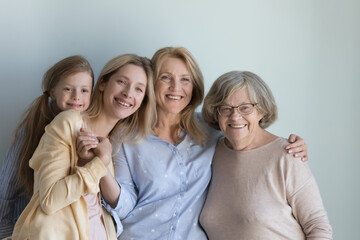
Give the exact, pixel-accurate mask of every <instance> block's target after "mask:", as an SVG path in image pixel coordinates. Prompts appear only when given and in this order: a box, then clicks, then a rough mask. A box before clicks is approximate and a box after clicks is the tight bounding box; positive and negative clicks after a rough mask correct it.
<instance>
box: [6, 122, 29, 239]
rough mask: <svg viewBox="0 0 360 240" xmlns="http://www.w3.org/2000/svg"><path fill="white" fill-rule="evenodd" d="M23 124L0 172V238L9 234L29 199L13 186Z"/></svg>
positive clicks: (15, 178)
mask: <svg viewBox="0 0 360 240" xmlns="http://www.w3.org/2000/svg"><path fill="white" fill-rule="evenodd" d="M24 130H25V128H24V126H22V127H21V128H20V131H19V134H18V136H16V138H15V141H14V142H13V144H12V145H11V147H10V149H9V151H8V152H7V154H6V157H5V159H4V162H3V166H2V169H1V173H0V182H1V187H0V238H1V239H2V238H4V237H6V236H10V235H11V233H12V231H13V228H14V225H15V222H16V220H17V218H18V217H19V216H20V214H21V212H22V211H23V210H24V208H25V207H26V205H27V203H28V202H29V199H28V198H27V197H26V196H25V194H24V192H23V191H22V190H21V189H18V188H16V187H15V185H16V180H17V176H18V171H19V166H20V159H19V158H18V153H19V151H20V148H21V146H22V143H23V134H24Z"/></svg>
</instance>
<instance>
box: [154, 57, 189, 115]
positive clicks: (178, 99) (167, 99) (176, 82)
mask: <svg viewBox="0 0 360 240" xmlns="http://www.w3.org/2000/svg"><path fill="white" fill-rule="evenodd" d="M155 81H156V82H155V96H156V103H157V109H158V111H160V112H163V113H165V114H169V113H171V114H178V113H180V112H181V111H182V110H183V109H184V108H185V107H186V106H187V105H188V104H189V103H190V101H191V98H192V91H193V85H194V84H193V80H192V78H191V74H190V71H189V70H188V69H187V67H186V65H185V63H184V62H183V61H182V60H181V59H179V58H173V57H168V58H166V59H165V61H164V62H163V64H162V66H161V69H160V72H159V77H158V79H156V80H155Z"/></svg>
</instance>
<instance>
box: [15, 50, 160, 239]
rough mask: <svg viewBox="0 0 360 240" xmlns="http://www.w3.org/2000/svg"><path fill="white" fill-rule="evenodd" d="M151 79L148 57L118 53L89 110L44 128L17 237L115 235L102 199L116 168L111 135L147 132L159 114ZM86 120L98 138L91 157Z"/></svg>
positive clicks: (32, 163)
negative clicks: (79, 142) (81, 139)
mask: <svg viewBox="0 0 360 240" xmlns="http://www.w3.org/2000/svg"><path fill="white" fill-rule="evenodd" d="M152 79H153V73H152V69H151V63H150V60H149V59H147V58H144V57H139V56H137V55H133V54H125V55H121V56H119V57H116V58H114V59H112V60H110V61H109V62H108V63H107V64H106V65H105V66H104V68H103V70H102V72H101V73H100V76H99V78H98V81H97V84H96V86H95V89H94V92H93V95H92V99H91V104H90V107H89V109H88V110H87V111H86V112H83V113H80V112H79V111H75V110H70V111H65V112H62V113H60V114H58V115H57V116H56V117H55V119H54V120H53V121H52V122H51V123H50V124H49V125H48V126H47V127H46V128H45V133H44V135H43V136H42V138H41V140H40V142H39V145H38V147H37V149H36V151H35V152H34V155H33V157H32V158H31V159H30V162H29V165H30V167H31V168H33V169H34V194H33V195H32V198H31V200H30V203H29V204H28V205H27V207H26V208H25V210H24V211H23V213H22V214H21V215H20V218H19V219H18V221H17V222H16V225H15V229H14V232H13V236H12V237H13V239H21V240H23V239H52V240H53V239H55V240H56V239H63V240H68V239H71V240H75V239H84V240H88V239H90V240H105V239H116V233H115V229H114V225H113V221H112V219H111V216H110V215H108V214H104V213H103V211H102V207H101V204H100V198H99V196H100V194H99V182H100V180H101V178H103V177H104V176H105V175H106V174H107V173H108V172H110V171H112V170H113V167H112V166H113V165H112V161H111V155H112V146H111V143H110V141H109V137H111V136H112V133H113V132H115V131H120V132H121V133H122V136H121V138H119V139H118V140H120V141H121V140H123V139H124V138H125V137H126V139H127V140H129V138H128V137H127V136H129V137H134V138H136V137H141V136H145V135H146V134H147V133H148V130H149V128H151V124H152V123H153V119H154V117H155V103H154V101H155V99H154V98H155V97H154V92H153V82H152ZM84 125H85V126H86V127H87V128H91V130H92V132H93V134H94V135H95V136H96V137H97V139H98V142H99V143H98V145H97V146H96V148H94V149H93V156H92V158H90V159H84V158H78V155H77V149H76V137H77V134H78V132H79V131H80V128H81V126H84ZM105 213H107V212H106V211H105Z"/></svg>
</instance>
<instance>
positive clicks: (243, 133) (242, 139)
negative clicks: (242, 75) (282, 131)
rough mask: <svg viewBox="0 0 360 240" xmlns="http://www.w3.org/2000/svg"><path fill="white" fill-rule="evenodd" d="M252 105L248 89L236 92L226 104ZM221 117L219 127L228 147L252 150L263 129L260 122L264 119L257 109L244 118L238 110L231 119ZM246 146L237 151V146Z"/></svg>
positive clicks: (233, 105)
mask: <svg viewBox="0 0 360 240" xmlns="http://www.w3.org/2000/svg"><path fill="white" fill-rule="evenodd" d="M245 103H252V102H251V101H250V99H249V94H248V91H247V89H246V88H242V89H239V90H237V91H235V92H234V93H233V94H232V95H231V96H230V97H229V98H228V99H227V100H226V102H225V103H224V105H228V106H232V107H235V106H239V105H240V104H245ZM218 116H219V127H220V129H221V131H222V132H223V133H224V136H225V137H226V140H227V141H226V144H227V145H228V147H230V148H232V149H235V150H246V149H251V148H252V143H253V141H254V139H255V138H256V135H257V133H258V132H259V131H262V128H261V127H260V126H259V121H260V119H261V118H262V117H263V115H262V114H260V113H259V112H258V111H257V110H256V108H254V110H253V112H252V113H250V114H248V115H244V116H242V115H241V114H240V113H239V112H238V111H237V110H236V109H234V110H233V112H232V114H231V115H230V116H229V117H223V116H221V115H220V114H219V115H218ZM240 143H241V146H245V148H244V149H236V147H235V146H239V145H240Z"/></svg>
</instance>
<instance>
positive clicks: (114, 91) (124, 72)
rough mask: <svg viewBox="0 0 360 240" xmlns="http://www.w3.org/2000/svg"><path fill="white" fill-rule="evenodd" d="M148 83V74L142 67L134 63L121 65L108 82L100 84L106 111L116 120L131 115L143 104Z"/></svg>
mask: <svg viewBox="0 0 360 240" xmlns="http://www.w3.org/2000/svg"><path fill="white" fill-rule="evenodd" d="M146 85H147V76H146V73H145V70H144V69H143V68H142V67H139V66H136V65H134V64H127V65H125V66H123V67H121V68H120V69H119V70H118V71H117V72H115V73H114V74H113V75H112V76H111V77H110V79H109V80H108V82H107V83H104V84H101V85H100V90H102V91H104V111H106V112H107V114H109V115H110V116H111V117H112V118H114V119H115V120H119V119H123V118H126V117H128V116H130V115H131V114H133V113H134V112H135V111H136V110H138V108H139V107H140V106H141V103H142V100H143V99H144V96H145V93H146Z"/></svg>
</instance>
